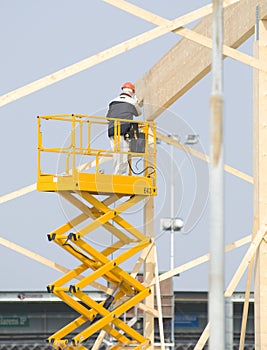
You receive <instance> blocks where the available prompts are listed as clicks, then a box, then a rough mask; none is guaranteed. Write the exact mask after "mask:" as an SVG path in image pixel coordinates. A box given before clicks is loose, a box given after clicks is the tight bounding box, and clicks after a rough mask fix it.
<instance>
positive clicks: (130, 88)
mask: <svg viewBox="0 0 267 350" xmlns="http://www.w3.org/2000/svg"><path fill="white" fill-rule="evenodd" d="M121 90H122V92H121V94H120V95H119V96H118V97H116V98H115V99H114V100H112V101H110V103H109V108H108V112H107V115H106V117H107V118H118V119H127V120H129V122H126V121H125V122H124V121H121V122H120V144H119V146H120V150H119V152H115V153H114V156H113V165H114V173H115V174H120V175H128V154H122V153H121V152H125V153H126V152H129V138H127V137H126V135H128V132H129V131H130V128H131V122H130V121H131V120H133V117H134V116H135V117H137V116H139V115H141V114H142V110H141V104H140V103H139V102H138V100H137V98H136V95H135V86H134V85H133V84H132V83H131V82H126V83H124V84H123V85H122V87H121ZM114 127H115V125H114V120H109V125H108V137H109V139H110V143H111V147H112V149H114V134H115V135H118V133H117V132H115V128H114Z"/></svg>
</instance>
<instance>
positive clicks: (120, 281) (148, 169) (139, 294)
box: [37, 114, 157, 350]
mask: <svg viewBox="0 0 267 350" xmlns="http://www.w3.org/2000/svg"><path fill="white" fill-rule="evenodd" d="M114 122H115V130H117V131H115V135H114V144H115V146H114V149H113V150H110V149H101V148H100V147H101V145H103V143H104V142H103V140H104V139H107V140H106V141H108V138H107V127H108V120H107V119H106V118H103V117H95V116H84V115H76V114H72V115H53V116H40V117H38V182H37V189H38V190H39V191H45V192H57V193H58V194H59V195H60V196H62V197H63V198H64V199H65V200H67V201H68V202H70V203H71V204H72V205H73V206H75V207H76V208H78V209H79V210H80V211H81V214H79V215H78V216H76V217H74V218H72V219H71V220H70V221H68V222H66V223H65V224H64V225H62V226H61V227H58V228H57V229H55V230H53V231H52V232H51V233H49V234H48V240H49V241H51V242H54V243H56V244H57V245H58V246H60V247H61V248H63V249H64V250H65V251H66V252H68V253H69V254H71V255H72V256H73V257H75V258H76V259H78V260H79V264H78V265H77V267H75V268H73V269H71V270H68V271H67V272H66V273H65V274H64V275H63V276H62V277H60V278H59V279H57V280H56V281H54V282H52V283H51V284H50V285H49V286H48V287H47V289H48V291H49V292H51V293H54V294H55V295H56V296H57V297H59V298H60V299H61V300H62V301H63V302H65V303H66V304H68V305H69V306H70V307H71V308H73V309H74V310H75V311H77V313H78V314H79V315H80V316H79V317H78V318H76V319H75V320H73V321H72V322H71V323H69V324H67V325H66V326H65V327H63V328H62V329H60V330H58V331H57V332H56V333H54V334H53V335H51V336H50V337H49V338H48V341H49V342H50V343H51V344H53V346H54V348H55V349H69V350H70V349H86V348H85V347H84V346H83V345H81V344H82V343H83V342H85V341H86V340H88V338H90V337H91V336H93V335H94V334H96V333H97V334H98V332H99V331H101V330H103V331H105V332H106V333H108V334H109V336H110V337H111V338H112V339H113V340H114V343H113V344H114V345H113V346H112V348H113V349H115V348H116V349H120V348H124V347H128V346H131V347H134V348H135V349H142V350H144V349H146V348H147V347H148V346H149V345H150V340H149V339H147V338H145V337H144V336H143V335H142V334H140V333H139V332H137V331H136V330H134V329H133V328H132V327H130V326H129V325H128V324H127V323H126V322H125V321H123V319H122V317H121V316H122V315H123V314H124V313H125V312H127V311H128V310H130V309H131V308H133V307H135V306H136V305H138V303H140V302H141V301H142V300H144V299H145V298H146V297H147V296H148V295H150V293H151V290H150V288H149V287H147V286H146V285H145V284H143V283H141V282H139V281H138V280H137V279H136V278H135V277H136V274H137V271H138V267H139V266H140V265H141V262H142V261H143V257H142V253H144V252H145V249H146V250H148V249H149V248H150V247H151V245H152V244H153V243H152V242H151V241H150V239H149V238H148V237H147V236H146V235H145V234H143V233H142V232H141V231H140V230H139V229H137V228H136V227H135V226H134V225H132V224H131V223H129V222H128V221H126V219H124V218H123V216H122V215H121V214H122V213H124V212H126V211H127V210H128V209H129V208H131V207H132V206H134V205H136V204H137V203H140V202H141V201H143V200H144V199H145V198H147V197H149V196H155V195H156V194H157V189H156V127H155V123H153V122H145V121H138V130H139V131H140V132H141V133H142V134H143V135H142V136H143V139H142V142H143V143H144V144H143V146H144V147H143V150H142V151H141V153H137V152H131V151H130V152H127V154H128V157H129V163H130V165H131V159H132V158H133V157H139V158H140V159H142V164H143V172H142V173H141V174H139V175H137V174H136V173H133V169H132V167H131V166H130V167H129V174H128V175H114V174H112V172H111V173H104V172H103V171H102V169H101V164H102V163H103V162H105V161H106V160H110V161H112V157H113V154H114V153H122V152H121V150H120V137H122V136H120V132H119V131H120V123H121V122H126V121H124V120H119V119H116V120H114ZM128 122H129V121H128ZM133 123H135V122H134V121H133ZM44 124H45V125H47V124H48V128H47V130H48V134H50V136H52V137H51V139H50V137H49V135H47V134H46V131H45V132H44V131H43V130H41V129H43V127H44ZM53 125H55V128H53ZM58 127H59V128H58ZM57 129H58V130H59V131H57ZM49 130H50V132H49ZM53 131H54V132H53ZM61 132H62V133H63V134H64V133H65V135H64V136H63V137H65V140H64V142H63V146H62V143H61V145H60V147H45V146H44V145H43V143H53V142H57V143H58V142H60V133H61ZM51 133H52V135H51ZM53 134H54V135H53ZM55 135H56V137H54V138H55V140H53V136H55ZM44 137H45V140H44V141H43V139H44ZM135 141H136V140H135ZM129 142H131V141H129ZM137 142H138V141H137ZM64 143H65V144H64ZM102 147H103V146H102ZM106 148H109V147H106ZM135 151H136V150H135ZM137 151H138V150H137ZM138 152H139V151H138ZM47 156H51V157H52V158H55V156H56V162H54V163H53V161H50V159H49V157H47ZM53 156H54V157H53ZM43 158H46V162H44V160H43ZM48 159H49V160H48ZM59 161H60V162H61V164H64V169H61V171H59V170H58V169H57V164H58V163H59ZM43 163H48V164H49V166H50V168H52V171H50V172H49V173H46V172H43V171H42V170H41V169H42V167H43V166H45V165H44V164H43ZM88 221H89V222H88ZM77 226H78V227H79V228H78V229H77ZM101 226H102V227H104V228H105V229H106V230H107V231H109V232H110V233H111V234H112V235H113V236H112V237H113V238H114V239H113V240H112V241H113V242H112V244H110V246H107V247H106V248H105V249H103V250H102V251H98V250H97V249H96V248H95V247H94V246H93V245H90V244H89V243H88V240H87V239H86V237H87V238H88V237H89V236H88V235H89V234H90V233H91V232H92V231H94V230H97V229H98V228H100V227H101ZM121 248H123V249H121ZM138 253H139V255H140V256H139V258H138V257H137V261H136V264H135V266H134V268H133V271H132V273H129V272H126V271H125V270H123V268H122V267H121V266H120V265H121V264H122V263H124V262H125V261H126V260H128V259H130V258H132V257H133V256H134V255H136V254H138ZM114 256H115V257H114ZM99 279H100V281H102V280H103V279H104V280H106V281H107V282H108V286H104V285H103V283H100V282H99ZM89 285H90V286H91V287H94V288H96V289H101V290H102V291H103V290H104V291H105V292H106V293H107V298H106V300H105V301H103V302H100V303H99V302H96V301H95V300H93V299H92V298H91V297H90V296H89V295H88V294H87V293H86V292H85V288H86V287H87V286H89ZM73 334H74V336H73Z"/></svg>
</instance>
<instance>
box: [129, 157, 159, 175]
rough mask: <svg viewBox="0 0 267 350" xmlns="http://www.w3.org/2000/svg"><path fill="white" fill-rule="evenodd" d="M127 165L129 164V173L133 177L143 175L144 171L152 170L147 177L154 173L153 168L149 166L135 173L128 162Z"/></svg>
mask: <svg viewBox="0 0 267 350" xmlns="http://www.w3.org/2000/svg"><path fill="white" fill-rule="evenodd" d="M128 164H129V167H130V169H131V171H132V172H133V173H134V175H141V174H143V173H144V172H145V171H146V170H148V169H152V170H153V171H152V172H151V173H149V174H148V176H150V175H152V174H154V172H155V169H154V167H153V166H150V165H149V166H147V167H146V168H144V169H143V170H141V171H139V172H135V171H134V170H133V168H132V166H131V163H130V161H128Z"/></svg>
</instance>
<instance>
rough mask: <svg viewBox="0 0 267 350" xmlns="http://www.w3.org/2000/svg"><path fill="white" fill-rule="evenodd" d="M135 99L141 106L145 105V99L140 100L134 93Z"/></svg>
mask: <svg viewBox="0 0 267 350" xmlns="http://www.w3.org/2000/svg"><path fill="white" fill-rule="evenodd" d="M133 99H134V100H135V102H137V103H138V104H139V106H140V107H143V105H144V103H143V100H142V101H139V99H138V98H137V96H136V95H133Z"/></svg>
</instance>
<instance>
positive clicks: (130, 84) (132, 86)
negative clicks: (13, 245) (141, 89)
mask: <svg viewBox="0 0 267 350" xmlns="http://www.w3.org/2000/svg"><path fill="white" fill-rule="evenodd" d="M121 88H122V89H124V88H129V89H132V90H133V92H135V87H134V84H132V83H130V82H129V81H127V82H126V83H124V84H123V85H122V87H121Z"/></svg>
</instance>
